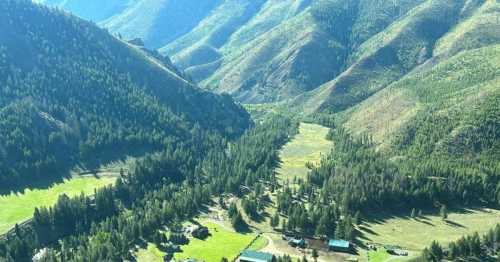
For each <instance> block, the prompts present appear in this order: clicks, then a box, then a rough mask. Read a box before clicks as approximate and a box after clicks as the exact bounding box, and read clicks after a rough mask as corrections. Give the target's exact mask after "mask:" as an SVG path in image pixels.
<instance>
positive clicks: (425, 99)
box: [345, 45, 500, 164]
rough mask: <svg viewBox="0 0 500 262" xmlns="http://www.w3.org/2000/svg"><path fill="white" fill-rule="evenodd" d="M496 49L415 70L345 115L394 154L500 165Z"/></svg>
mask: <svg viewBox="0 0 500 262" xmlns="http://www.w3.org/2000/svg"><path fill="white" fill-rule="evenodd" d="M499 102H500V45H493V46H488V47H484V48H480V49H475V50H471V51H466V52H462V53H459V54H457V55H455V56H453V57H451V58H450V59H448V60H446V61H443V62H441V63H439V64H437V65H435V66H434V67H432V68H431V69H428V70H425V71H416V72H414V73H411V74H409V75H408V76H406V77H404V78H403V79H402V80H400V81H398V82H396V83H394V84H393V85H391V86H390V87H388V88H387V89H385V90H383V91H381V92H379V93H377V94H376V95H374V96H372V97H370V98H369V99H367V100H366V101H365V102H363V103H361V104H360V105H358V106H356V107H355V108H353V109H352V110H350V112H349V113H348V114H347V115H348V117H347V118H346V119H347V121H346V123H345V125H346V126H347V127H348V128H349V129H350V130H353V131H354V132H356V133H365V132H366V133H369V134H371V135H373V137H374V139H375V141H376V142H377V143H379V144H381V145H382V148H385V149H388V148H389V147H393V148H394V149H395V152H396V154H401V155H409V156H416V157H421V158H428V157H432V156H435V157H440V158H443V157H444V158H448V157H452V158H453V157H460V158H464V159H470V160H473V161H475V160H479V159H482V161H483V164H485V163H487V162H492V163H495V162H496V163H498V161H500V159H499V156H500V144H499V141H500V140H499V139H500V133H499V130H500V129H499V128H498V127H499V125H500V115H499V113H498V112H500V104H499Z"/></svg>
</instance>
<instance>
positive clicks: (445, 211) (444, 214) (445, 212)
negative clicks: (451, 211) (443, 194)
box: [439, 205, 448, 220]
mask: <svg viewBox="0 0 500 262" xmlns="http://www.w3.org/2000/svg"><path fill="white" fill-rule="evenodd" d="M439 214H440V215H441V218H442V219H443V220H446V219H447V218H448V209H447V208H446V205H442V206H441V210H440V211H439Z"/></svg>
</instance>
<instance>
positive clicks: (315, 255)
mask: <svg viewBox="0 0 500 262" xmlns="http://www.w3.org/2000/svg"><path fill="white" fill-rule="evenodd" d="M312 257H313V258H314V261H315V262H316V261H318V257H319V254H318V250H316V249H313V250H312Z"/></svg>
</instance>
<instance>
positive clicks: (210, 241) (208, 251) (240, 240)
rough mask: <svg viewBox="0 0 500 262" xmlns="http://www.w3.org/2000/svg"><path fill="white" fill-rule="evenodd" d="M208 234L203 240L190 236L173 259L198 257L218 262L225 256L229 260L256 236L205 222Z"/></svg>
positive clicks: (206, 260) (207, 261)
mask: <svg viewBox="0 0 500 262" xmlns="http://www.w3.org/2000/svg"><path fill="white" fill-rule="evenodd" d="M202 224H203V225H204V226H206V227H208V230H209V231H210V236H209V237H207V238H206V239H204V240H200V239H196V238H191V239H190V242H189V244H188V245H186V246H182V247H181V248H182V251H183V252H182V253H176V254H175V259H177V260H179V259H188V258H193V259H199V260H203V261H205V262H220V260H221V258H223V257H225V258H227V259H229V261H231V260H233V259H234V258H236V257H237V256H238V255H239V253H240V252H241V251H242V250H244V249H245V248H246V247H247V246H248V245H249V244H250V243H251V242H252V240H254V239H255V238H256V237H257V234H254V233H248V234H240V233H236V232H233V231H229V230H228V229H226V228H225V227H222V226H220V225H217V224H214V223H211V222H207V223H202Z"/></svg>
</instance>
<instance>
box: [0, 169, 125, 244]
mask: <svg viewBox="0 0 500 262" xmlns="http://www.w3.org/2000/svg"><path fill="white" fill-rule="evenodd" d="M115 180H116V177H113V176H102V177H94V176H82V177H75V178H72V179H68V180H65V181H64V182H63V183H60V184H55V185H53V186H51V187H50V188H48V189H34V190H31V189H26V190H24V192H23V193H11V194H10V195H3V196H0V207H2V212H0V234H3V233H5V232H7V231H8V230H9V229H10V228H12V227H13V226H14V225H15V224H16V223H20V222H22V221H25V220H27V219H29V218H31V216H32V215H33V212H34V210H35V207H42V206H52V205H54V204H55V203H56V202H57V198H58V197H59V196H60V195H62V194H66V195H68V196H70V197H71V196H76V195H79V194H81V193H82V192H83V193H85V194H92V193H93V192H94V189H95V188H99V187H103V186H106V185H109V184H112V183H113V182H114V181H115Z"/></svg>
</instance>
